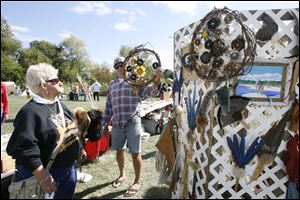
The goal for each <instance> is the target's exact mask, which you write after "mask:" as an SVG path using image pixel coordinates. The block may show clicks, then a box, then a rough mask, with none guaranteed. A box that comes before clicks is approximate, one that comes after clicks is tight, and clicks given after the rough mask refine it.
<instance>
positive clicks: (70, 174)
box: [17, 162, 77, 199]
mask: <svg viewBox="0 0 300 200" xmlns="http://www.w3.org/2000/svg"><path fill="white" fill-rule="evenodd" d="M17 169H18V174H19V180H23V179H26V178H29V177H31V176H32V173H31V172H30V171H28V170H26V169H24V167H23V166H22V165H17ZM50 174H51V175H52V177H53V178H54V180H55V182H56V191H55V195H54V199H73V196H74V193H75V186H76V181H77V171H76V164H75V162H74V163H73V164H72V165H71V166H70V167H66V168H50Z"/></svg>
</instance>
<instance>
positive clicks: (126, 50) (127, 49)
mask: <svg viewBox="0 0 300 200" xmlns="http://www.w3.org/2000/svg"><path fill="white" fill-rule="evenodd" d="M132 49H133V48H132V47H131V46H128V45H122V46H121V48H120V51H119V56H123V57H124V58H125V57H127V56H128V55H129V52H130V51H131V50H132Z"/></svg>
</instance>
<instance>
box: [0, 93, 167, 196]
mask: <svg viewBox="0 0 300 200" xmlns="http://www.w3.org/2000/svg"><path fill="white" fill-rule="evenodd" d="M105 101H106V97H101V99H100V101H99V102H97V101H96V102H95V103H96V104H97V106H99V107H100V108H103V107H104V104H105ZM26 102H28V99H27V98H26V97H19V96H14V95H11V96H9V106H10V113H9V120H8V121H7V122H5V123H4V132H5V133H11V132H12V130H13V120H14V118H15V116H16V114H17V112H18V110H19V109H20V108H21V107H22V106H23V105H24V104H25V103H26ZM63 102H64V103H65V104H66V105H67V107H68V108H69V109H71V110H73V109H74V108H76V107H78V106H81V107H83V108H85V109H87V110H88V109H90V105H89V103H88V102H85V101H82V100H81V101H69V100H67V99H64V100H63ZM158 137H159V135H154V136H151V137H150V138H149V139H148V140H143V141H142V158H143V165H142V175H141V181H142V188H141V190H140V191H139V192H138V193H137V194H136V195H134V196H133V197H131V198H133V199H142V198H144V199H170V198H171V193H170V191H169V190H168V186H166V185H157V181H158V177H159V174H158V172H156V169H155V152H156V147H155V143H156V141H157V140H158ZM125 166H126V175H127V179H126V181H125V182H123V184H122V185H121V186H120V187H119V188H117V189H115V188H113V187H112V186H111V183H112V182H113V181H114V180H115V179H116V178H117V177H118V176H119V172H118V171H119V170H118V165H117V162H116V160H115V151H112V150H108V151H107V152H105V153H104V154H103V155H102V156H101V157H100V158H99V160H97V161H93V162H90V163H88V164H85V165H84V166H83V167H82V171H83V172H85V173H88V174H91V175H92V176H93V179H92V180H91V181H89V182H87V183H77V186H76V193H75V198H77V199H89V198H92V199H94V198H97V199H127V198H128V197H123V193H125V192H126V189H127V188H128V187H129V186H130V185H131V184H132V183H133V180H134V170H133V165H132V158H131V156H130V154H128V153H126V158H125Z"/></svg>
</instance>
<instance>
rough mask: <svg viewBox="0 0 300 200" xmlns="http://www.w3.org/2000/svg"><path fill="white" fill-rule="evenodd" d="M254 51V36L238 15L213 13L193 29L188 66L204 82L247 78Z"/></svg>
mask: <svg viewBox="0 0 300 200" xmlns="http://www.w3.org/2000/svg"><path fill="white" fill-rule="evenodd" d="M255 51H256V40H255V36H254V33H253V32H252V31H251V30H250V29H249V28H248V27H247V26H246V25H245V24H244V23H243V21H242V20H241V15H240V14H239V13H238V12H237V11H232V10H230V9H228V8H226V7H225V8H224V9H217V8H215V9H213V10H212V11H211V12H209V13H208V14H207V15H206V16H205V17H204V18H203V19H202V20H201V21H200V23H199V25H198V26H197V27H196V28H195V31H194V32H193V35H192V41H191V46H190V65H191V69H192V70H195V71H196V73H197V75H198V76H199V77H200V78H201V79H203V80H206V81H212V82H217V83H220V82H223V81H226V80H228V79H230V78H232V77H235V76H240V75H246V74H248V73H249V72H250V71H251V69H252V65H253V61H254V57H255Z"/></svg>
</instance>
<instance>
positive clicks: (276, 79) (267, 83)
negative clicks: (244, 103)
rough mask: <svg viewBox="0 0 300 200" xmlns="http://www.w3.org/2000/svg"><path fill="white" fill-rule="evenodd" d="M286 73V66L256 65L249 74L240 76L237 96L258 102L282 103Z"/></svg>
mask: <svg viewBox="0 0 300 200" xmlns="http://www.w3.org/2000/svg"><path fill="white" fill-rule="evenodd" d="M285 73H286V66H285V65H284V64H274V63H269V64H268V63H264V64H262V65H260V64H254V65H253V67H252V70H251V72H250V73H249V74H247V75H245V76H238V78H237V82H238V86H237V88H236V94H237V95H240V96H244V97H249V98H251V99H252V100H257V101H267V100H272V101H282V100H283V91H284V90H283V89H284V88H283V87H284V83H285Z"/></svg>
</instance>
